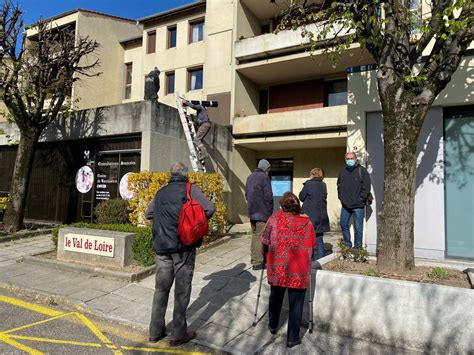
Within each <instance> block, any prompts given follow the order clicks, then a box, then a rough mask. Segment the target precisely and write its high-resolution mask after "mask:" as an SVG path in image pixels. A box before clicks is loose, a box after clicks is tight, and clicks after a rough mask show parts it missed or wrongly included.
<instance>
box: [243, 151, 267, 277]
mask: <svg viewBox="0 0 474 355" xmlns="http://www.w3.org/2000/svg"><path fill="white" fill-rule="evenodd" d="M270 168H271V165H270V163H269V162H268V160H265V159H262V160H260V161H259V162H258V165H257V169H255V170H254V171H253V173H252V174H250V175H249V176H248V178H247V182H246V184H245V199H246V200H247V212H248V216H249V218H250V225H251V227H252V241H251V243H250V262H251V264H252V268H253V270H261V269H262V268H263V267H264V265H263V256H262V244H261V242H260V233H261V232H262V229H263V226H264V225H265V222H266V221H267V220H268V218H269V217H270V216H271V215H272V213H273V193H272V184H271V181H270V177H269V176H268V173H269V172H270Z"/></svg>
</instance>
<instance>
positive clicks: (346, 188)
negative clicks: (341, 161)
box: [337, 164, 370, 209]
mask: <svg viewBox="0 0 474 355" xmlns="http://www.w3.org/2000/svg"><path fill="white" fill-rule="evenodd" d="M369 193H370V175H369V173H368V172H367V169H366V168H364V167H363V166H362V165H359V164H357V165H356V166H354V167H348V166H345V167H344V168H342V169H341V171H340V172H339V177H338V178H337V195H338V197H339V200H340V201H341V204H342V206H343V207H345V208H348V209H352V208H363V207H365V204H366V201H367V196H369Z"/></svg>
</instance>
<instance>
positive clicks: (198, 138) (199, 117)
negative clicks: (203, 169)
mask: <svg viewBox="0 0 474 355" xmlns="http://www.w3.org/2000/svg"><path fill="white" fill-rule="evenodd" d="M183 106H188V107H190V108H192V109H194V110H196V115H193V116H192V118H193V121H194V123H195V125H196V127H197V129H196V135H195V136H194V144H195V145H196V148H197V149H198V154H199V156H198V159H199V160H202V159H205V158H207V157H208V156H209V153H208V152H207V149H206V147H205V146H204V142H203V141H204V138H205V137H206V135H207V134H208V133H209V130H210V129H211V127H212V124H211V121H210V120H209V115H208V114H207V109H206V108H205V107H204V106H202V105H195V104H193V103H191V102H189V101H186V100H184V101H183Z"/></svg>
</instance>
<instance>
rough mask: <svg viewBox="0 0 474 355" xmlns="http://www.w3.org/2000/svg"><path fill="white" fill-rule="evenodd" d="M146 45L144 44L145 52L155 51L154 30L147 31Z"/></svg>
mask: <svg viewBox="0 0 474 355" xmlns="http://www.w3.org/2000/svg"><path fill="white" fill-rule="evenodd" d="M147 38H148V42H147V46H146V54H150V53H155V47H156V31H151V32H148V33H147Z"/></svg>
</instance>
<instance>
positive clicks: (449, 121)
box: [444, 106, 474, 259]
mask: <svg viewBox="0 0 474 355" xmlns="http://www.w3.org/2000/svg"><path fill="white" fill-rule="evenodd" d="M444 117H445V120H444V139H445V146H444V161H445V164H444V166H445V168H444V174H445V211H446V255H447V256H448V257H456V258H464V259H466V258H469V259H471V258H474V218H473V217H474V106H464V107H456V108H446V109H445V110H444Z"/></svg>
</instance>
